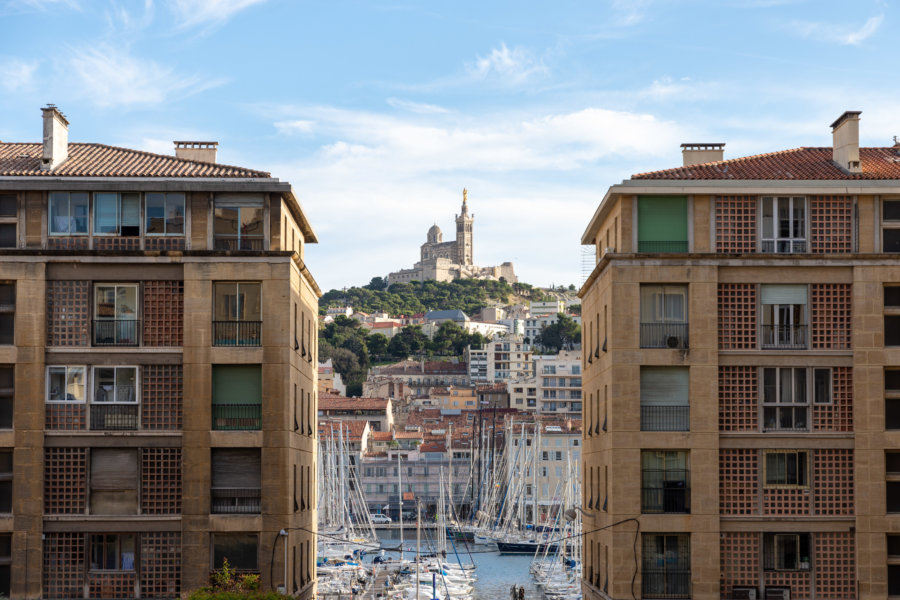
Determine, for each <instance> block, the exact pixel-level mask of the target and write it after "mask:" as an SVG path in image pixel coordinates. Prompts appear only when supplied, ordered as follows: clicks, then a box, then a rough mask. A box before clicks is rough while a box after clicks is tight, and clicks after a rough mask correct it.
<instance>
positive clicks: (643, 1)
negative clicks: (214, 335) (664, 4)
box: [611, 0, 653, 27]
mask: <svg viewBox="0 0 900 600" xmlns="http://www.w3.org/2000/svg"><path fill="white" fill-rule="evenodd" d="M652 4H653V0H612V5H611V7H612V9H613V11H614V13H615V14H616V16H617V22H616V25H618V26H619V27H630V26H632V25H637V24H638V23H640V22H641V21H643V20H644V18H645V17H646V16H647V12H648V11H649V9H650V6H651V5H652Z"/></svg>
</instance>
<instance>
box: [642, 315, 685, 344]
mask: <svg viewBox="0 0 900 600" xmlns="http://www.w3.org/2000/svg"><path fill="white" fill-rule="evenodd" d="M687 347H688V324H687V323H682V322H674V321H673V322H667V323H641V348H682V349H683V348H687Z"/></svg>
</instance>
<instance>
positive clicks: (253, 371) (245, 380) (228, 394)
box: [212, 365, 262, 430]
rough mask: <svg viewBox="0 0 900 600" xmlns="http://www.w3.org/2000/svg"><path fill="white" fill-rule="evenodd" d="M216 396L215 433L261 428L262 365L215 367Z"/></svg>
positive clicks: (213, 402) (214, 398) (214, 399)
mask: <svg viewBox="0 0 900 600" xmlns="http://www.w3.org/2000/svg"><path fill="white" fill-rule="evenodd" d="M212 395H213V396H212V412H213V414H212V418H213V423H212V425H213V429H220V430H229V429H230V430H240V429H244V430H247V429H253V430H258V429H260V428H261V426H262V367H261V366H260V365H213V368H212Z"/></svg>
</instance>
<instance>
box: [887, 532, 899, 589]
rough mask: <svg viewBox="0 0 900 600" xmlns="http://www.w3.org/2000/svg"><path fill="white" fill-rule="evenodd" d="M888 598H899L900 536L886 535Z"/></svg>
mask: <svg viewBox="0 0 900 600" xmlns="http://www.w3.org/2000/svg"><path fill="white" fill-rule="evenodd" d="M887 557H888V566H887V568H888V596H900V535H896V534H890V533H889V534H888V535H887Z"/></svg>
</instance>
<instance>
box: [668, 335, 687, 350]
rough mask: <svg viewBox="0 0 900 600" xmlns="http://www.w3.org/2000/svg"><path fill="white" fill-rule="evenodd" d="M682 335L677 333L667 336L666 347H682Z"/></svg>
mask: <svg viewBox="0 0 900 600" xmlns="http://www.w3.org/2000/svg"><path fill="white" fill-rule="evenodd" d="M683 342H684V341H683V340H682V339H681V337H679V336H677V335H670V336H668V337H666V348H681V347H682V346H683V345H684V343H683Z"/></svg>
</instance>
